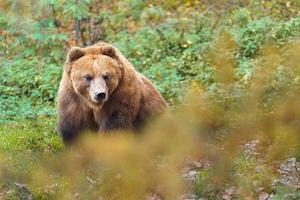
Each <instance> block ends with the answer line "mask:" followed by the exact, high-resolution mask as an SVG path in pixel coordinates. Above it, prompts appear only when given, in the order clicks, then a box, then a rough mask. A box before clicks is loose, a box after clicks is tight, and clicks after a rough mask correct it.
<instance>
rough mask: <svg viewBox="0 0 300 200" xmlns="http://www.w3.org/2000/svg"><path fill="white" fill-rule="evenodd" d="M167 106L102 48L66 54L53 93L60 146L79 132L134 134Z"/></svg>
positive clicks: (146, 82)
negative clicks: (56, 97)
mask: <svg viewBox="0 0 300 200" xmlns="http://www.w3.org/2000/svg"><path fill="white" fill-rule="evenodd" d="M165 108H166V101H165V100H164V99H163V97H162V96H161V95H160V93H159V92H158V91H157V90H156V89H155V88H154V86H153V84H152V83H151V81H150V80H149V79H148V78H146V77H145V76H143V75H142V74H140V73H139V72H137V71H136V70H135V69H134V67H133V66H132V64H131V63H130V62H129V61H128V60H127V59H126V58H125V57H124V56H123V55H122V54H121V53H120V52H119V50H118V49H116V48H115V47H114V46H112V45H110V44H107V43H103V42H101V43H98V44H96V45H93V46H90V47H86V48H79V47H73V48H71V50H70V51H69V52H68V55H67V59H66V62H65V66H64V70H63V76H62V80H61V82H60V86H59V90H58V130H59V132H60V134H61V137H62V139H63V141H64V143H70V142H72V141H73V140H74V139H75V138H76V137H77V136H78V135H79V134H80V133H81V132H82V131H83V130H94V131H99V132H109V131H112V130H135V129H138V128H139V127H140V126H141V125H142V124H144V122H145V121H146V120H147V119H149V117H151V116H154V115H157V114H160V113H161V112H163V111H164V110H165Z"/></svg>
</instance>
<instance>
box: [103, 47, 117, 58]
mask: <svg viewBox="0 0 300 200" xmlns="http://www.w3.org/2000/svg"><path fill="white" fill-rule="evenodd" d="M101 52H102V54H103V55H106V56H109V57H111V58H114V59H117V52H116V50H115V48H114V47H112V46H104V47H102V51H101Z"/></svg>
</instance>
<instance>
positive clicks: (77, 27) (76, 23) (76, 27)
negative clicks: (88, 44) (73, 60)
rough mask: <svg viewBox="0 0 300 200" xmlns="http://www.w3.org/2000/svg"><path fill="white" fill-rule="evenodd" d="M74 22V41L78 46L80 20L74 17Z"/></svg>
mask: <svg viewBox="0 0 300 200" xmlns="http://www.w3.org/2000/svg"><path fill="white" fill-rule="evenodd" d="M74 22H75V23H74V30H75V41H76V45H78V46H80V20H79V19H78V18H77V17H75V18H74Z"/></svg>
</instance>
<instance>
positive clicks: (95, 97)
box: [94, 92, 106, 101]
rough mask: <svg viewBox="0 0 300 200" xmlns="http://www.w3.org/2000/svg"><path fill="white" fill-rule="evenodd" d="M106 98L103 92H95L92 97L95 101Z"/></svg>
mask: <svg viewBox="0 0 300 200" xmlns="http://www.w3.org/2000/svg"><path fill="white" fill-rule="evenodd" d="M105 98H106V94H105V92H98V93H96V94H95V96H94V99H95V100H96V101H103V100H104V99H105Z"/></svg>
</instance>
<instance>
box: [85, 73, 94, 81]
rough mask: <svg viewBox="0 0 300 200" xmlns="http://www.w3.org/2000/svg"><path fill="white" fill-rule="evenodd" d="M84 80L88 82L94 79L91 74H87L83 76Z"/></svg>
mask: <svg viewBox="0 0 300 200" xmlns="http://www.w3.org/2000/svg"><path fill="white" fill-rule="evenodd" d="M83 78H84V79H85V80H86V81H91V80H92V79H93V77H92V76H91V75H89V74H86V75H84V76H83Z"/></svg>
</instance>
